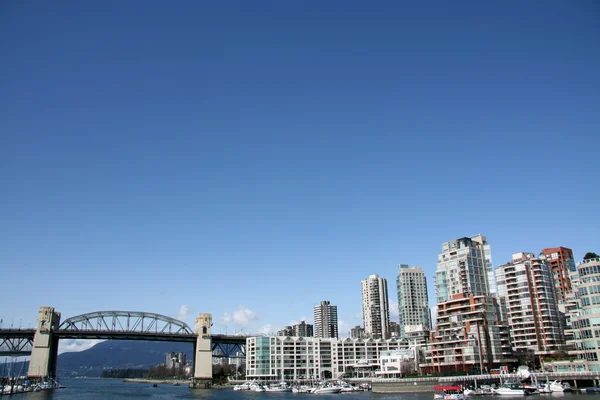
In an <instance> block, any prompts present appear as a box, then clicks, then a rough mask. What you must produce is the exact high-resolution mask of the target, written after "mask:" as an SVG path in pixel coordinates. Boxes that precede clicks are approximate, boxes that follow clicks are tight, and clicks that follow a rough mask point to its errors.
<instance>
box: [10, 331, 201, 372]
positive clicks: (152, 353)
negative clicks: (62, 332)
mask: <svg viewBox="0 0 600 400" xmlns="http://www.w3.org/2000/svg"><path fill="white" fill-rule="evenodd" d="M170 352H184V353H186V356H187V359H188V360H190V357H191V355H192V354H193V346H192V344H191V343H171V342H149V341H130V340H107V341H104V342H100V343H98V344H96V345H94V346H93V347H91V348H89V349H87V350H83V351H79V352H69V353H62V354H60V355H59V356H58V362H57V375H58V376H59V377H67V376H87V377H99V376H100V375H101V374H102V371H103V370H104V369H124V368H142V369H147V368H149V367H151V366H155V365H158V364H162V363H164V362H165V355H166V353H170ZM9 364H10V365H9ZM28 368H29V362H28V361H25V362H16V363H14V364H13V363H10V360H9V361H7V362H6V363H5V364H4V365H2V366H1V367H0V373H3V372H5V370H9V371H11V373H10V375H11V376H14V375H23V374H26V373H27V369H28Z"/></svg>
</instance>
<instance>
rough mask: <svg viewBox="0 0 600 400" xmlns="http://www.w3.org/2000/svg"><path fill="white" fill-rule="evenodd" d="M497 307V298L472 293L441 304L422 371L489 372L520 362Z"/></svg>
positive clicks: (454, 297) (462, 294)
mask: <svg viewBox="0 0 600 400" xmlns="http://www.w3.org/2000/svg"><path fill="white" fill-rule="evenodd" d="M497 309H498V303H497V301H496V299H495V298H494V297H491V296H484V295H473V294H468V293H458V294H454V295H453V296H452V298H451V299H450V300H447V301H443V302H441V303H438V315H437V320H436V321H437V323H436V327H435V330H434V331H433V332H432V333H431V342H430V343H429V347H428V348H427V351H426V363H425V364H421V365H420V369H421V371H422V372H427V373H434V372H438V373H439V372H463V373H467V372H469V373H479V372H482V373H485V372H486V371H489V370H490V369H492V368H497V367H499V366H500V365H506V364H508V363H511V362H516V361H517V360H516V358H514V357H512V356H511V351H510V344H509V342H508V340H507V339H508V335H507V333H508V331H507V328H506V326H504V325H502V324H500V323H499V322H498V319H497V312H498V311H497Z"/></svg>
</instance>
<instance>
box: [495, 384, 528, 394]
mask: <svg viewBox="0 0 600 400" xmlns="http://www.w3.org/2000/svg"><path fill="white" fill-rule="evenodd" d="M496 394H501V395H508V396H525V389H523V388H522V387H520V386H519V385H518V384H516V383H505V384H504V385H502V386H500V387H499V388H497V389H496Z"/></svg>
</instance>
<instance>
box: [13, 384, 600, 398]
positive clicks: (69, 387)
mask: <svg viewBox="0 0 600 400" xmlns="http://www.w3.org/2000/svg"><path fill="white" fill-rule="evenodd" d="M60 383H61V384H63V385H65V386H66V388H65V389H58V390H54V391H50V392H35V393H23V394H18V395H13V396H12V397H10V399H11V400H19V399H23V400H50V399H51V400H125V399H204V400H229V399H232V400H282V399H288V400H289V399H291V398H295V399H297V398H300V399H301V400H319V399H327V400H333V399H332V398H337V399H338V400H373V399H377V400H432V399H433V394H432V393H403V394H378V393H372V392H358V393H340V394H330V395H327V394H324V395H315V394H294V393H268V392H267V393H257V392H245V391H239V392H236V391H233V390H232V389H213V390H201V389H197V390H192V389H189V388H188V387H187V386H185V385H181V386H173V385H158V387H152V384H149V383H126V382H121V381H120V380H110V379H61V381H60ZM573 396H578V397H579V396H600V394H576V393H552V394H549V395H547V394H546V395H534V396H533V398H532V397H528V399H529V400H534V399H536V400H537V399H539V400H543V399H556V398H557V397H565V398H566V397H573ZM506 397H507V396H493V399H494V400H500V398H506ZM6 398H7V399H8V398H9V397H6ZM305 398H306V399H305ZM475 399H479V400H492V399H489V398H488V397H485V396H484V397H476V398H475ZM565 400H568V399H565ZM581 400H583V399H581Z"/></svg>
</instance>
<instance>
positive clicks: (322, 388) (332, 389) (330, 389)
mask: <svg viewBox="0 0 600 400" xmlns="http://www.w3.org/2000/svg"><path fill="white" fill-rule="evenodd" d="M341 391H342V387H341V386H339V385H337V384H335V383H333V382H323V383H321V384H320V385H319V386H317V387H316V388H315V389H314V390H313V391H312V392H311V393H314V394H330V393H340V392H341Z"/></svg>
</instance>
